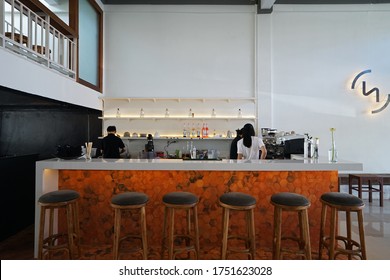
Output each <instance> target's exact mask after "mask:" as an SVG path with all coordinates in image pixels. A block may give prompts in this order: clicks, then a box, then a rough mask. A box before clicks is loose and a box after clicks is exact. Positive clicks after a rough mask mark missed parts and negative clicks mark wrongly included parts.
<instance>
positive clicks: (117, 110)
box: [116, 108, 121, 118]
mask: <svg viewBox="0 0 390 280" xmlns="http://www.w3.org/2000/svg"><path fill="white" fill-rule="evenodd" d="M116 117H117V118H120V117H121V112H120V110H119V108H117V109H116Z"/></svg>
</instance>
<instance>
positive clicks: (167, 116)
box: [165, 108, 169, 118]
mask: <svg viewBox="0 0 390 280" xmlns="http://www.w3.org/2000/svg"><path fill="white" fill-rule="evenodd" d="M165 117H166V118H169V110H168V108H166V109H165Z"/></svg>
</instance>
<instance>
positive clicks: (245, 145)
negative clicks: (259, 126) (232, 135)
mask: <svg viewBox="0 0 390 280" xmlns="http://www.w3.org/2000/svg"><path fill="white" fill-rule="evenodd" d="M241 132H242V139H241V140H239V141H238V142H237V159H259V157H260V159H265V157H266V156H267V149H266V148H265V145H264V142H263V140H261V138H259V137H257V136H255V129H254V128H253V125H252V124H250V123H247V124H246V125H244V127H243V128H242V129H241ZM260 151H261V156H260Z"/></svg>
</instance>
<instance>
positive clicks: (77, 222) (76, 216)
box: [73, 201, 81, 257]
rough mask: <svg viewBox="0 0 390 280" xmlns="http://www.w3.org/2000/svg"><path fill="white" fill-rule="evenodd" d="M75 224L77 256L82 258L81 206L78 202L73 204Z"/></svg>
mask: <svg viewBox="0 0 390 280" xmlns="http://www.w3.org/2000/svg"><path fill="white" fill-rule="evenodd" d="M73 222H74V226H73V229H74V234H75V239H74V240H75V241H74V242H75V244H76V248H77V254H78V256H79V257H80V256H81V248H80V220H79V204H78V201H76V202H75V203H74V204H73Z"/></svg>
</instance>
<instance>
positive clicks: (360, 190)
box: [358, 177, 363, 199]
mask: <svg viewBox="0 0 390 280" xmlns="http://www.w3.org/2000/svg"><path fill="white" fill-rule="evenodd" d="M362 191H363V190H362V180H361V178H360V177H359V178H358V196H359V198H360V199H362V197H363V196H362V194H363V192H362Z"/></svg>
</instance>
